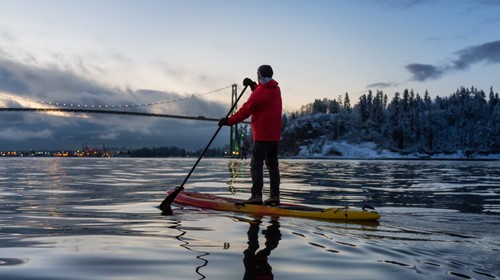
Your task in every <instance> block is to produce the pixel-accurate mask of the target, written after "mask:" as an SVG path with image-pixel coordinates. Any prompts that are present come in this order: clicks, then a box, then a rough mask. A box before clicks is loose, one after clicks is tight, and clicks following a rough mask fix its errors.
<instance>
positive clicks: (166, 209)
mask: <svg viewBox="0 0 500 280" xmlns="http://www.w3.org/2000/svg"><path fill="white" fill-rule="evenodd" d="M247 87H248V86H245V87H244V88H243V90H242V91H241V93H240V96H238V98H237V99H236V101H235V102H234V103H233V106H231V110H229V112H228V113H227V115H226V118H228V117H229V115H231V112H233V110H234V108H235V107H236V104H238V101H239V100H240V98H241V97H242V96H243V93H245V90H246V89H247ZM221 128H222V126H218V127H217V130H216V131H215V133H214V135H213V136H212V139H210V142H208V144H207V146H206V147H205V149H204V150H203V152H202V153H201V155H200V156H199V157H198V160H196V162H195V163H194V165H193V168H191V171H189V173H188V175H187V176H186V178H185V179H184V181H183V182H182V184H181V185H180V186H178V187H176V188H175V190H174V191H173V192H171V193H170V194H169V195H168V196H167V197H166V198H165V199H164V200H163V202H162V203H161V204H160V206H158V208H160V210H161V211H162V214H166V215H169V214H171V213H172V208H171V207H170V205H171V204H172V202H174V200H175V198H176V197H177V195H178V194H179V193H180V192H181V191H182V190H183V189H184V184H186V182H187V180H188V179H189V176H191V173H193V171H194V169H195V168H196V166H197V165H198V163H199V162H200V160H201V158H202V157H203V156H204V155H205V153H206V152H207V150H208V148H209V147H210V145H211V144H212V142H213V141H214V139H215V137H216V136H217V134H218V133H219V131H220V129H221Z"/></svg>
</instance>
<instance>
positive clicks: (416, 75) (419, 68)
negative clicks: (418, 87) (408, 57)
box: [405, 63, 443, 82]
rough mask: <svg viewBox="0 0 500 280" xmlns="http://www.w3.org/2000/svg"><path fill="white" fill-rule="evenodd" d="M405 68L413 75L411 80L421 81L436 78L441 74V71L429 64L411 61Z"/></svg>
mask: <svg viewBox="0 0 500 280" xmlns="http://www.w3.org/2000/svg"><path fill="white" fill-rule="evenodd" d="M405 67H406V70H408V71H410V73H411V74H412V75H413V78H412V80H415V81H420V82H423V81H425V80H427V79H437V78H439V77H441V76H442V75H443V71H442V70H440V69H439V68H438V67H436V66H434V65H430V64H419V63H413V64H408V65H406V66H405Z"/></svg>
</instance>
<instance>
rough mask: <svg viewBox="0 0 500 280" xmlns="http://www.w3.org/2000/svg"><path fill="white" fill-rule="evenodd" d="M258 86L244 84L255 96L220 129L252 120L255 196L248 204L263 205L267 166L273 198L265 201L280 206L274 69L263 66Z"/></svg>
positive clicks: (223, 121) (278, 109)
mask: <svg viewBox="0 0 500 280" xmlns="http://www.w3.org/2000/svg"><path fill="white" fill-rule="evenodd" d="M257 77H258V82H259V83H258V84H257V83H255V82H254V81H252V80H251V79H250V78H245V79H244V80H243V85H244V86H249V87H250V88H251V89H252V94H251V95H250V97H249V98H248V100H247V101H246V102H245V104H243V106H241V108H240V109H239V110H238V112H236V113H234V114H233V115H232V116H230V117H229V118H222V119H220V121H219V126H223V125H229V126H231V125H233V124H236V123H239V122H242V121H244V120H245V119H246V118H248V117H249V116H252V122H251V124H252V132H253V140H254V141H253V150H252V160H251V162H250V167H251V170H250V171H251V174H252V190H251V192H252V196H251V197H250V199H248V200H247V201H245V203H247V204H262V188H263V186H264V178H263V177H264V175H263V167H264V162H265V163H266V166H267V168H268V170H269V180H270V197H269V199H266V200H265V201H264V203H265V204H268V205H274V206H276V205H279V203H280V197H279V195H280V172H279V168H278V144H279V142H280V140H281V111H282V103H281V90H280V88H279V86H278V82H276V81H275V80H273V69H272V68H271V66H269V65H262V66H260V67H259V68H258V69H257Z"/></svg>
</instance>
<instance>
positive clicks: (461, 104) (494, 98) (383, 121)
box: [281, 87, 500, 155]
mask: <svg viewBox="0 0 500 280" xmlns="http://www.w3.org/2000/svg"><path fill="white" fill-rule="evenodd" d="M315 139H316V140H317V139H323V140H324V141H327V140H345V141H348V142H353V143H360V142H363V141H372V142H375V143H376V144H377V145H378V146H379V147H380V148H385V149H389V150H392V151H396V152H399V153H403V154H404V153H414V152H420V153H427V154H434V153H455V152H458V151H463V152H464V153H466V154H468V155H472V154H475V153H484V154H488V153H500V99H499V95H498V93H494V92H493V88H490V91H489V93H488V94H486V93H485V92H484V91H483V90H479V89H477V88H475V87H471V88H465V87H461V88H459V89H457V91H456V92H455V93H453V94H451V95H450V96H449V97H439V96H438V97H436V98H435V99H434V100H432V99H431V98H430V96H429V93H428V92H427V91H426V92H425V93H424V95H423V96H421V95H420V94H419V93H415V92H414V91H413V90H407V89H406V90H404V91H403V93H402V94H401V93H399V92H396V93H395V94H394V97H393V98H392V100H390V101H389V98H388V97H387V95H386V94H384V93H383V92H382V91H377V92H375V93H374V92H372V91H368V93H367V94H363V95H362V96H361V97H360V98H359V102H358V103H357V104H356V105H355V106H353V107H351V104H350V99H349V95H348V93H346V94H345V96H344V97H343V98H342V97H339V98H338V99H337V100H329V99H322V100H320V99H316V100H315V101H314V102H313V103H310V104H307V105H304V106H302V108H301V109H300V110H299V111H297V112H292V113H291V114H287V115H285V116H284V117H283V144H282V145H281V146H282V152H283V153H284V154H289V155H294V154H297V152H298V149H299V146H301V145H308V144H309V143H311V142H312V141H314V140H315Z"/></svg>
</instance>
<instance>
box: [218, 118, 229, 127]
mask: <svg viewBox="0 0 500 280" xmlns="http://www.w3.org/2000/svg"><path fill="white" fill-rule="evenodd" d="M224 125H229V124H228V123H227V118H222V119H220V120H219V126H224Z"/></svg>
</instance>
